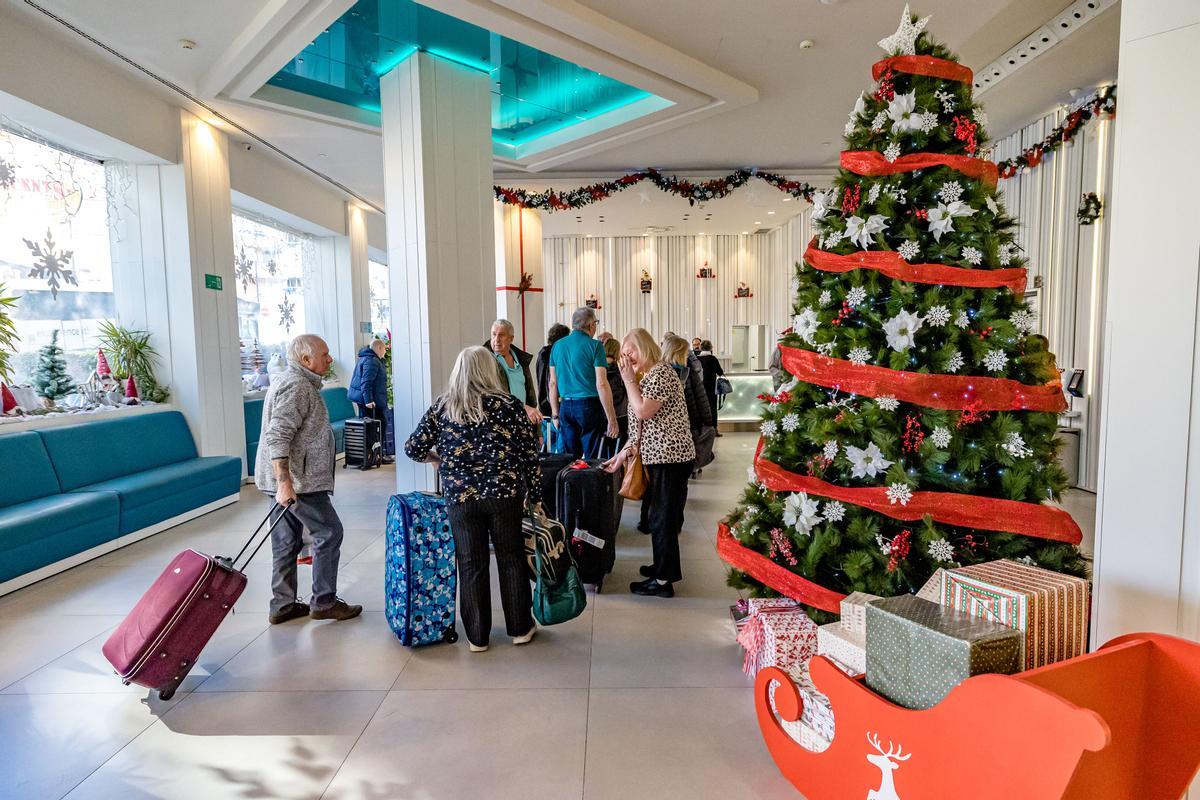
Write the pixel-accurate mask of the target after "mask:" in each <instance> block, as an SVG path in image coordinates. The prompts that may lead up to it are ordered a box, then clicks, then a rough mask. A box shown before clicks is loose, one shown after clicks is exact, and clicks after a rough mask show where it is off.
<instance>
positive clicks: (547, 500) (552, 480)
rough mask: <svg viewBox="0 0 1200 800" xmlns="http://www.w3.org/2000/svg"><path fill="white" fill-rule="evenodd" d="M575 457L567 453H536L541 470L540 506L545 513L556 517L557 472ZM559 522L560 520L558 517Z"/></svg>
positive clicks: (567, 465) (568, 464)
mask: <svg viewBox="0 0 1200 800" xmlns="http://www.w3.org/2000/svg"><path fill="white" fill-rule="evenodd" d="M574 460H575V459H573V458H571V456H570V455H569V454H567V453H541V454H540V455H538V466H539V467H540V469H541V471H542V508H544V509H545V510H546V515H547V516H550V517H553V518H554V519H559V517H558V474H559V473H560V472H562V471H563V470H564V469H566V468H567V467H569V466H570V465H571V462H572V461H574ZM559 522H562V520H561V519H559Z"/></svg>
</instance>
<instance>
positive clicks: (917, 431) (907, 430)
mask: <svg viewBox="0 0 1200 800" xmlns="http://www.w3.org/2000/svg"><path fill="white" fill-rule="evenodd" d="M924 441H925V431H924V429H923V428H922V427H921V423H920V422H919V421H918V420H917V418H916V417H914V416H913V415H912V414H909V415H908V418H907V419H905V420H904V435H903V436H902V437H901V448H902V449H903V450H904V451H905V452H906V453H915V452H917V451H918V450H920V449H921V443H922V442H924Z"/></svg>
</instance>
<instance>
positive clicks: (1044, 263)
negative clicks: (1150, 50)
mask: <svg viewBox="0 0 1200 800" xmlns="http://www.w3.org/2000/svg"><path fill="white" fill-rule="evenodd" d="M1066 116H1067V110H1066V109H1060V110H1058V111H1055V112H1054V113H1052V114H1048V115H1047V116H1045V117H1042V118H1041V119H1037V120H1034V121H1033V122H1031V123H1030V124H1028V125H1026V126H1025V127H1023V128H1021V129H1020V130H1018V131H1016V132H1015V133H1013V134H1011V135H1010V136H1006V137H1005V138H1003V139H1000V140H999V141H997V142H996V148H995V153H994V155H993V158H994V159H995V160H996V161H1002V160H1004V159H1007V158H1012V157H1014V156H1016V155H1017V154H1018V153H1020V152H1021V151H1022V150H1024V149H1025V148H1027V147H1029V146H1031V145H1033V144H1035V143H1037V142H1040V141H1042V140H1043V139H1044V138H1045V137H1046V135H1047V134H1048V133H1049V132H1050V131H1051V130H1052V129H1053V128H1054V127H1055V126H1057V125H1058V124H1059V123H1061V122H1062V121H1063V119H1064V118H1065V117H1066ZM1113 126H1114V122H1113V120H1110V119H1103V120H1093V121H1092V122H1090V123H1088V125H1087V126H1086V127H1085V128H1084V129H1083V130H1082V131H1081V132H1080V133H1079V135H1078V136H1077V137H1076V138H1075V140H1074V141H1073V142H1071V143H1070V144H1067V145H1064V146H1063V147H1061V148H1060V149H1059V150H1058V151H1056V152H1054V153H1051V154H1050V155H1047V156H1046V157H1045V159H1044V160H1043V161H1042V163H1041V165H1040V166H1038V167H1036V168H1035V169H1032V170H1025V171H1022V172H1021V173H1020V174H1019V175H1017V176H1016V177H1014V178H1009V179H1007V180H1002V181H1000V190H1001V191H1002V192H1003V194H1004V202H1005V206H1006V207H1007V209H1008V212H1009V213H1010V214H1012V215H1014V216H1015V217H1016V218H1017V221H1018V226H1017V242H1018V244H1020V246H1021V249H1022V250H1023V251H1024V253H1025V255H1026V256H1027V257H1028V259H1029V266H1028V269H1029V287H1030V289H1033V288H1034V284H1035V281H1036V280H1038V279H1040V280H1041V282H1042V288H1041V289H1039V290H1038V292H1039V297H1038V307H1039V315H1038V325H1039V332H1040V333H1042V334H1043V335H1045V336H1046V337H1047V338H1049V340H1050V347H1051V349H1052V350H1053V351H1054V353H1055V355H1056V356H1057V359H1058V366H1059V367H1060V368H1061V369H1063V370H1066V371H1068V374H1069V370H1071V369H1082V370H1084V378H1085V386H1084V392H1085V395H1086V396H1085V397H1083V398H1071V410H1072V411H1075V412H1078V413H1079V415H1080V416H1079V417H1078V418H1072V419H1071V420H1070V422H1069V424H1070V427H1072V428H1076V429H1078V430H1079V431H1080V438H1081V441H1080V464H1079V486H1080V487H1081V488H1084V489H1088V490H1090V491H1095V490H1096V481H1097V477H1098V474H1099V462H1100V411H1101V403H1102V400H1103V382H1102V380H1101V375H1100V373H1101V362H1102V355H1103V324H1102V321H1103V318H1104V292H1105V286H1106V282H1107V281H1106V275H1107V268H1108V236H1109V227H1110V224H1111V219H1112V209H1111V208H1110V207H1108V206H1109V205H1110V204H1111V202H1112V159H1113ZM1084 192H1095V193H1096V194H1097V195H1099V197H1100V199H1101V201H1102V202H1103V203H1104V204H1105V206H1106V207H1105V208H1104V210H1103V211H1102V213H1101V216H1100V219H1099V220H1097V221H1096V223H1095V224H1094V225H1082V226H1081V225H1080V224H1079V222H1078V220H1077V219H1076V216H1075V214H1076V211H1077V210H1078V208H1079V201H1080V199H1081V197H1082V195H1083V193H1084Z"/></svg>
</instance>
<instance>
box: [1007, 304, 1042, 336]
mask: <svg viewBox="0 0 1200 800" xmlns="http://www.w3.org/2000/svg"><path fill="white" fill-rule="evenodd" d="M1008 320H1009V322H1011V323H1012V324H1013V327H1015V328H1016V329H1017V330H1019V331H1020V332H1021V333H1025V334H1030V333H1036V332H1037V327H1038V325H1037V314H1034V313H1033V312H1032V311H1030V310H1029V309H1028V308H1019V309H1017V310H1016V311H1014V312H1013V315H1012V316H1011V317H1009V318H1008Z"/></svg>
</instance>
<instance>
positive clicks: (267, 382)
mask: <svg viewBox="0 0 1200 800" xmlns="http://www.w3.org/2000/svg"><path fill="white" fill-rule="evenodd" d="M251 385H252V386H253V387H254V388H255V389H267V388H269V387H270V386H271V376H270V375H269V374H267V368H266V367H261V366H260V367H259V368H258V372H256V373H255V374H254V382H253V383H252V384H251Z"/></svg>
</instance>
